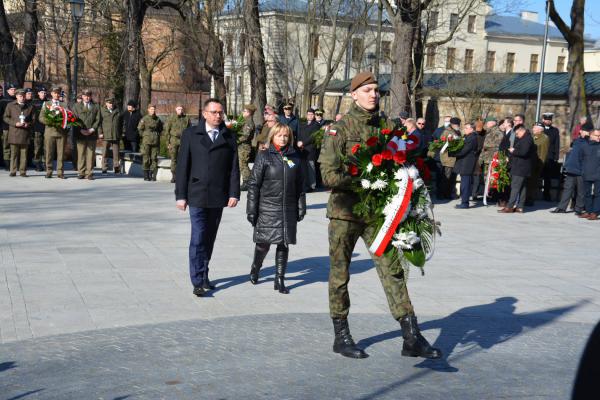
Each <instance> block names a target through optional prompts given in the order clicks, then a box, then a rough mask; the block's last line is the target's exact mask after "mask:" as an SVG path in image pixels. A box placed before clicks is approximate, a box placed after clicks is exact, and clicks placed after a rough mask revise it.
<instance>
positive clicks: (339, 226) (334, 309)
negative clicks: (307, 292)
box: [329, 219, 414, 320]
mask: <svg viewBox="0 0 600 400" xmlns="http://www.w3.org/2000/svg"><path fill="white" fill-rule="evenodd" d="M375 229H376V228H375V227H373V226H369V225H366V224H363V223H360V222H353V221H345V220H341V219H331V220H330V221H329V262H330V270H329V312H330V314H331V318H347V317H348V313H349V311H350V295H349V293H348V282H349V281H350V270H349V267H350V260H351V258H352V251H353V250H354V246H356V242H357V241H358V238H359V237H362V239H363V240H364V241H365V244H367V247H368V246H369V245H370V243H371V240H372V238H373V237H374V236H375V233H376V232H375ZM371 258H372V259H373V262H374V263H375V268H376V269H377V274H378V275H379V279H380V280H381V284H382V285H383V290H384V292H385V296H386V297H387V301H388V305H389V307H390V311H391V312H392V316H393V317H394V318H395V319H397V320H398V319H400V318H402V317H403V316H405V315H407V314H412V313H413V312H414V310H413V306H412V304H411V302H410V297H409V296H408V289H407V287H406V277H405V276H404V270H403V269H402V268H401V267H400V265H398V261H391V260H389V259H388V258H386V257H377V256H375V255H373V254H372V255H371Z"/></svg>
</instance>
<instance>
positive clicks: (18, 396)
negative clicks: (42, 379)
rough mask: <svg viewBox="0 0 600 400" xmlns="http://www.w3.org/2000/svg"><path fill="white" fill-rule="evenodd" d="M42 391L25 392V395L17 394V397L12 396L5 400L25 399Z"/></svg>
mask: <svg viewBox="0 0 600 400" xmlns="http://www.w3.org/2000/svg"><path fill="white" fill-rule="evenodd" d="M43 390H44V389H37V390H30V391H29V392H25V393H22V394H19V395H17V396H13V397H11V398H9V399H6V400H18V399H24V398H25V397H27V396H30V395H32V394H36V393H39V392H42V391H43Z"/></svg>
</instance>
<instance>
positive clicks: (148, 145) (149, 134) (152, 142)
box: [138, 104, 163, 181]
mask: <svg viewBox="0 0 600 400" xmlns="http://www.w3.org/2000/svg"><path fill="white" fill-rule="evenodd" d="M162 130H163V123H162V121H161V120H160V118H158V116H157V115H156V106H154V104H150V105H149V106H148V114H147V115H144V117H143V118H142V120H141V121H140V123H139V125H138V131H139V132H140V137H141V138H142V167H143V168H144V180H145V181H155V180H156V174H157V173H158V152H159V151H160V134H161V132H162Z"/></svg>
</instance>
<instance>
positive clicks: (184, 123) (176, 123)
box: [165, 114, 190, 146]
mask: <svg viewBox="0 0 600 400" xmlns="http://www.w3.org/2000/svg"><path fill="white" fill-rule="evenodd" d="M189 126H190V117H188V116H187V115H185V114H182V115H177V114H173V115H169V118H167V122H166V123H165V136H166V138H167V144H170V145H174V146H179V143H180V142H181V133H182V132H183V130H184V129H186V128H188V127H189Z"/></svg>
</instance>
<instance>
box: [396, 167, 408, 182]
mask: <svg viewBox="0 0 600 400" xmlns="http://www.w3.org/2000/svg"><path fill="white" fill-rule="evenodd" d="M405 176H406V175H405V172H404V168H398V169H397V170H396V172H394V179H395V180H397V181H401V180H403V179H404V177H405Z"/></svg>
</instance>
